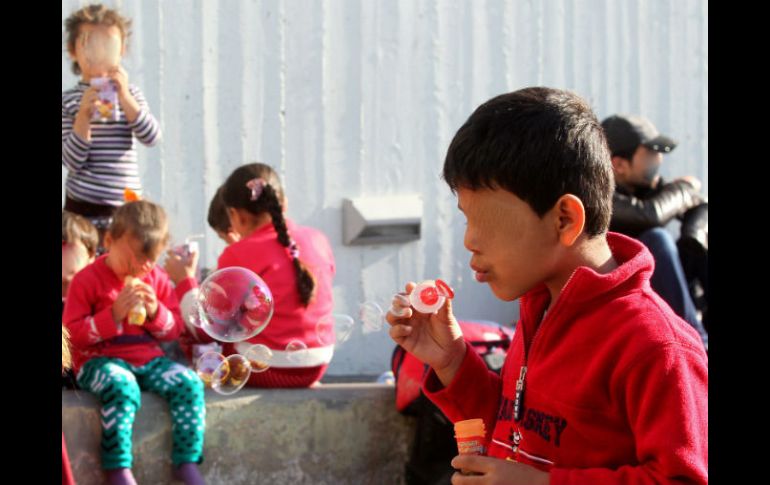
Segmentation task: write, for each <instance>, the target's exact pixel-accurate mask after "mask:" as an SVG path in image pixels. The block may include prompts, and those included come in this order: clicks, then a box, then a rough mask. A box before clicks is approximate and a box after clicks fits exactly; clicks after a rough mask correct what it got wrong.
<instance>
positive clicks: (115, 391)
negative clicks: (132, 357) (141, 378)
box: [105, 366, 141, 405]
mask: <svg viewBox="0 0 770 485" xmlns="http://www.w3.org/2000/svg"><path fill="white" fill-rule="evenodd" d="M110 383H111V384H112V389H110V391H111V392H107V393H105V394H109V396H107V395H105V397H110V398H112V399H117V400H121V401H126V400H127V401H131V402H134V403H135V404H137V405H138V404H139V399H140V396H141V390H140V389H139V383H138V382H137V381H136V376H134V374H133V373H132V372H131V371H129V370H127V369H124V368H122V367H119V366H114V367H113V368H111V369H110Z"/></svg>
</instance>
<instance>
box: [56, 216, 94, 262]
mask: <svg viewBox="0 0 770 485" xmlns="http://www.w3.org/2000/svg"><path fill="white" fill-rule="evenodd" d="M61 242H62V244H65V243H66V244H72V243H77V242H80V243H82V244H83V246H85V248H86V251H88V257H89V258H93V257H94V256H96V249H97V247H98V246H99V231H97V230H96V227H94V225H93V224H91V221H89V220H88V219H86V218H85V217H83V216H81V215H78V214H75V213H72V212H68V211H62V213H61Z"/></svg>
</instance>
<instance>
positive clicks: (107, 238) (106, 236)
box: [104, 231, 115, 250]
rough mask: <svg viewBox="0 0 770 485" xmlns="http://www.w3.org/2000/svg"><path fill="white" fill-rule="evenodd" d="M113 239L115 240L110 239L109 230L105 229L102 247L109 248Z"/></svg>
mask: <svg viewBox="0 0 770 485" xmlns="http://www.w3.org/2000/svg"><path fill="white" fill-rule="evenodd" d="M114 241H115V240H114V239H112V234H110V231H107V232H106V233H104V248H105V249H107V250H109V249H110V246H112V243H113V242H114Z"/></svg>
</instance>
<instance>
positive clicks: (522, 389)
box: [386, 87, 708, 485]
mask: <svg viewBox="0 0 770 485" xmlns="http://www.w3.org/2000/svg"><path fill="white" fill-rule="evenodd" d="M443 176H444V179H445V180H446V182H447V183H448V185H449V187H450V188H451V189H452V191H453V192H455V193H456V194H457V199H458V208H459V209H460V211H461V212H462V213H463V214H464V215H465V217H466V219H467V226H466V229H465V238H464V244H465V247H466V248H467V249H468V250H469V251H470V253H471V259H470V266H471V268H472V269H473V271H474V273H475V279H476V281H477V282H479V283H486V284H488V285H489V287H490V289H491V290H492V292H493V293H494V294H495V296H496V297H498V298H500V299H501V300H504V301H514V300H516V299H519V298H521V300H520V321H519V323H518V325H517V326H516V332H515V334H514V338H513V341H512V343H511V346H510V349H509V351H508V353H507V355H506V358H505V363H504V365H503V368H502V371H501V374H500V375H498V374H496V373H494V372H492V371H490V370H489V369H488V368H487V365H486V364H485V362H484V361H483V360H482V359H481V358H480V357H479V355H478V354H477V353H476V352H475V351H474V350H473V349H469V346H468V345H466V343H465V341H464V340H463V337H462V331H461V329H460V326H459V325H458V323H457V320H456V319H455V317H454V315H453V312H452V305H451V298H447V299H446V302H445V303H443V304H442V305H441V306H440V308H438V309H437V310H435V309H434V308H432V307H431V308H430V310H431V311H429V312H423V311H421V310H419V309H418V308H417V307H416V306H415V305H414V303H413V302H412V301H411V300H410V298H408V297H406V296H404V295H401V294H399V295H396V296H395V297H394V299H393V302H392V305H393V306H392V308H391V310H390V311H389V312H388V314H387V317H386V319H387V321H388V323H389V324H390V325H391V328H390V335H391V337H392V338H393V340H394V341H395V342H396V343H397V344H399V345H401V346H402V347H403V348H404V349H405V350H406V351H407V352H410V353H411V354H412V355H414V356H415V357H416V358H417V359H419V360H421V361H422V362H424V363H426V364H428V365H429V366H430V370H429V371H428V372H427V373H426V376H425V379H424V381H423V386H422V388H423V391H424V392H425V394H426V396H427V397H428V398H429V399H431V400H432V401H433V402H434V403H435V404H436V405H437V406H438V407H439V408H440V409H441V410H442V411H443V413H444V414H445V415H446V416H447V417H448V418H449V419H450V420H451V421H452V422H453V423H458V422H461V421H465V420H483V423H484V425H485V426H484V428H482V431H481V432H480V433H479V432H473V433H470V434H474V435H479V436H477V437H476V438H474V440H475V441H476V442H477V443H483V445H484V448H483V449H481V448H480V449H481V450H482V451H483V453H485V454H486V456H479V455H475V454H461V455H459V456H457V457H455V458H454V459H453V460H452V466H453V467H454V468H456V469H459V470H462V474H461V473H456V474H455V475H454V476H453V477H452V483H453V484H455V485H465V484H490V483H495V484H512V485H515V484H526V485H539V484H551V485H573V484H574V485H578V484H581V485H582V484H597V485H601V484H619V483H634V484H650V485H652V484H663V483H666V484H669V483H670V484H673V483H693V484H696V483H697V484H704V485H705V484H706V483H708V368H707V357H706V353H705V350H704V349H703V345H702V343H701V341H700V336H699V335H698V333H697V332H696V331H695V330H693V328H692V327H691V326H690V325H688V324H687V323H686V322H685V321H684V320H682V319H681V318H679V317H678V316H677V315H676V314H675V313H674V311H673V310H672V309H671V308H670V307H669V306H668V304H666V302H665V301H664V300H663V299H661V298H660V297H659V296H658V295H657V294H656V293H655V292H654V291H653V290H652V289H651V286H650V276H651V274H652V271H653V268H654V261H653V258H652V255H651V254H650V252H649V251H648V250H647V249H646V248H645V247H644V246H643V245H642V244H640V243H639V242H637V241H635V240H633V239H630V238H628V237H625V236H623V235H620V234H616V233H612V232H609V231H608V227H609V221H610V214H611V210H612V205H611V201H612V193H613V190H614V188H613V175H612V165H611V163H610V153H609V150H608V148H607V142H606V140H605V138H604V133H603V130H602V128H601V125H600V124H599V121H598V120H597V119H596V116H595V115H594V113H593V112H592V110H591V108H590V107H589V106H588V104H587V103H585V101H583V100H582V99H581V98H579V97H578V96H577V95H575V94H573V93H571V92H568V91H563V90H557V89H550V88H543V87H534V88H525V89H522V90H519V91H515V92H512V93H507V94H503V95H500V96H498V97H495V98H492V99H490V100H489V101H487V102H486V103H484V104H482V105H481V106H480V107H478V108H477V109H476V111H474V113H473V114H471V116H470V117H469V118H468V120H467V121H466V122H465V123H464V124H463V126H462V127H461V128H460V129H459V130H458V132H457V133H456V135H455V136H454V138H453V140H452V142H451V144H450V146H449V149H448V151H447V155H446V159H445V161H444V169H443ZM415 289H416V285H415V284H414V283H408V284H407V285H406V292H405V293H406V294H407V295H411V294H412V293H413V292H414V291H415ZM425 296H426V298H425V300H427V301H428V302H431V301H433V300H435V297H434V296H433V294H432V293H431V292H428V293H427V294H426V295H425ZM480 434H484V436H483V437H482V436H480ZM457 436H458V440H459V439H460V438H461V436H462V434H461V433H458V435H457ZM462 437H463V439H464V438H465V436H462Z"/></svg>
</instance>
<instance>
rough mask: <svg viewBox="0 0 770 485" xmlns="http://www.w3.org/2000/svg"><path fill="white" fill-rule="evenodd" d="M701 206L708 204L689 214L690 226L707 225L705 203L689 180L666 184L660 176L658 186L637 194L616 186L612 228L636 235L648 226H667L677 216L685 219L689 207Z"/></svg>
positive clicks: (639, 191) (613, 200) (649, 227)
mask: <svg viewBox="0 0 770 485" xmlns="http://www.w3.org/2000/svg"><path fill="white" fill-rule="evenodd" d="M701 205H705V207H704V208H702V209H698V210H696V211H694V212H693V214H692V215H689V214H688V217H687V219H688V224H687V225H688V227H690V225H693V226H695V227H703V226H704V224H705V227H706V228H707V227H708V209H707V205H706V202H705V201H704V199H703V198H702V196H701V195H700V194H698V193H697V192H696V191H695V188H694V187H693V186H692V185H690V184H689V183H687V182H684V181H681V180H679V181H674V182H669V183H666V182H664V181H663V180H662V179H661V180H660V183H658V185H657V187H656V188H655V189H647V190H639V189H637V190H636V191H635V192H634V193H631V192H630V191H628V190H627V189H626V188H625V187H621V186H616V188H615V193H614V194H613V197H612V219H611V220H610V231H613V232H619V233H621V234H626V235H628V236H631V237H634V238H637V237H639V235H640V234H641V233H642V232H644V231H646V230H648V229H652V228H654V227H663V226H665V225H666V224H668V223H669V222H671V220H672V219H673V218H675V217H678V218H680V219H681V218H684V217H685V214H686V213H687V212H688V211H689V210H690V209H693V208H695V207H698V206H701ZM704 217H705V219H704ZM688 230H689V229H688ZM706 232H708V230H707V229H706Z"/></svg>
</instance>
